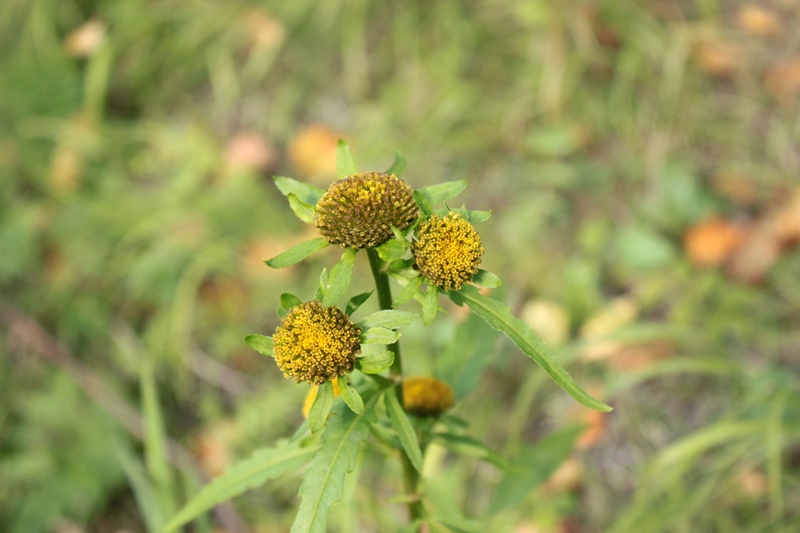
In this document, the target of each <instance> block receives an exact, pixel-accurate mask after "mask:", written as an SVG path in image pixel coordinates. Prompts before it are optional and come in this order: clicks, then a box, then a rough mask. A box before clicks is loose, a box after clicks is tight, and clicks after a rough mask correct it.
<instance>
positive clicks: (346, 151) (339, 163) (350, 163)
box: [336, 139, 358, 179]
mask: <svg viewBox="0 0 800 533" xmlns="http://www.w3.org/2000/svg"><path fill="white" fill-rule="evenodd" d="M353 174H358V167H357V166H356V160H355V158H354V157H353V152H352V151H351V150H350V147H349V146H348V145H347V143H346V142H344V141H343V140H341V139H339V144H338V145H337V146H336V175H337V176H339V179H343V178H346V177H347V176H352V175H353Z"/></svg>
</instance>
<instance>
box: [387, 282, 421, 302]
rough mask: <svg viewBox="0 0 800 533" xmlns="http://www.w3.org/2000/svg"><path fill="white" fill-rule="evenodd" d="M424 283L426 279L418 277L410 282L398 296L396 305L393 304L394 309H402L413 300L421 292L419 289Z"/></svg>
mask: <svg viewBox="0 0 800 533" xmlns="http://www.w3.org/2000/svg"><path fill="white" fill-rule="evenodd" d="M423 281H425V279H424V278H423V277H422V276H417V277H416V278H413V279H412V280H411V281H409V282H408V284H406V286H405V287H403V289H402V290H401V291H400V292H399V293H398V294H397V298H396V299H395V301H394V303H392V307H400V306H401V305H403V304H405V303H406V302H408V301H409V300H410V299H411V298H413V297H414V295H415V294H417V292H418V291H419V288H420V287H422V282H423Z"/></svg>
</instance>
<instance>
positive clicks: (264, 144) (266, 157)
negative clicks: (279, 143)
mask: <svg viewBox="0 0 800 533" xmlns="http://www.w3.org/2000/svg"><path fill="white" fill-rule="evenodd" d="M277 161H278V154H277V150H276V149H275V147H274V145H273V144H272V143H271V142H269V141H268V140H267V139H265V138H264V137H263V136H262V135H260V134H258V133H257V132H254V131H243V132H240V133H237V134H236V135H235V136H234V137H233V138H232V139H231V140H230V141H229V142H228V146H227V147H226V148H225V167H226V169H228V170H231V171H250V172H263V171H267V170H269V169H270V168H272V167H273V166H275V164H276V163H277Z"/></svg>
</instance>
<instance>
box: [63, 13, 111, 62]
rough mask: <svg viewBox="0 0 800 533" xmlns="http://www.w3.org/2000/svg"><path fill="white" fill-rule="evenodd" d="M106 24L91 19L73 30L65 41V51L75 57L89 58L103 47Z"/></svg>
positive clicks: (106, 29)
mask: <svg viewBox="0 0 800 533" xmlns="http://www.w3.org/2000/svg"><path fill="white" fill-rule="evenodd" d="M107 31H108V28H107V26H106V23H105V22H103V21H101V20H97V19H91V20H88V21H86V22H85V23H83V24H82V25H80V26H78V27H77V28H75V29H74V30H72V31H71V32H70V33H69V34H68V35H67V37H66V38H65V39H64V50H66V52H67V54H69V55H71V56H73V57H89V56H91V55H92V54H94V53H95V52H96V51H97V50H99V49H100V47H101V46H102V45H103V42H104V41H105V38H106V32H107Z"/></svg>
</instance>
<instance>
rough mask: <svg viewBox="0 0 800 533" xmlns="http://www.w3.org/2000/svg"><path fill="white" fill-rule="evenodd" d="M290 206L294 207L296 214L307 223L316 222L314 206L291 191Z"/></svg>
mask: <svg viewBox="0 0 800 533" xmlns="http://www.w3.org/2000/svg"><path fill="white" fill-rule="evenodd" d="M288 198H289V207H291V208H292V211H294V214H295V215H297V218H299V219H300V220H302V221H303V222H305V223H306V224H313V223H314V206H313V205H311V204H309V203H306V202H304V201H303V200H301V199H300V198H298V197H297V195H296V194H294V193H289V196H288Z"/></svg>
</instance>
